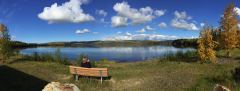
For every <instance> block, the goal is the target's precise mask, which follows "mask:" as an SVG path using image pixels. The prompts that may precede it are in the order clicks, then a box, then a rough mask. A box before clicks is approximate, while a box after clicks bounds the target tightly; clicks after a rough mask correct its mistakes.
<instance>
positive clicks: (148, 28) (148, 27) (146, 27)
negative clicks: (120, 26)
mask: <svg viewBox="0 0 240 91" xmlns="http://www.w3.org/2000/svg"><path fill="white" fill-rule="evenodd" d="M145 29H146V30H154V28H152V27H150V26H145Z"/></svg>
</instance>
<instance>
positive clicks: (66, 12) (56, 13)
mask: <svg viewBox="0 0 240 91" xmlns="http://www.w3.org/2000/svg"><path fill="white" fill-rule="evenodd" d="M87 2H88V0H70V1H69V2H65V3H63V4H62V5H58V4H57V3H54V4H52V5H51V6H50V7H45V8H44V10H43V12H41V13H40V14H38V17H39V18H40V19H42V20H46V21H48V22H49V23H57V22H72V23H82V22H87V21H92V20H94V17H93V16H91V15H89V14H86V13H84V12H83V9H82V8H81V5H82V4H86V3H87Z"/></svg>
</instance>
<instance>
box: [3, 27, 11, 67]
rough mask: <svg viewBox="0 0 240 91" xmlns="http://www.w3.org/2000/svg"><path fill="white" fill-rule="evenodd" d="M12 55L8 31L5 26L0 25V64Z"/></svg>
mask: <svg viewBox="0 0 240 91" xmlns="http://www.w3.org/2000/svg"><path fill="white" fill-rule="evenodd" d="M12 55H13V49H12V46H11V42H10V36H9V34H8V29H7V27H6V26H5V25H3V24H0V63H4V62H5V61H6V60H7V59H8V58H9V57H10V56H12Z"/></svg>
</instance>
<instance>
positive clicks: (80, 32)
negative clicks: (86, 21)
mask: <svg viewBox="0 0 240 91" xmlns="http://www.w3.org/2000/svg"><path fill="white" fill-rule="evenodd" d="M89 32H90V30H88V29H83V30H76V34H84V33H89Z"/></svg>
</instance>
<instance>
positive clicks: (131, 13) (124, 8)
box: [113, 2, 165, 24]
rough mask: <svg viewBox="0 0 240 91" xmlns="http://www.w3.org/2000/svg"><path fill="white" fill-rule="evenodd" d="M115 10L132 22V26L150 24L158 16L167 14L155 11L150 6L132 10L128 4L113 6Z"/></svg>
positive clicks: (122, 3)
mask: <svg viewBox="0 0 240 91" xmlns="http://www.w3.org/2000/svg"><path fill="white" fill-rule="evenodd" d="M113 9H114V10H115V11H116V12H117V15H118V16H121V17H125V18H127V19H129V20H131V22H132V24H140V23H145V22H149V21H152V20H153V19H154V18H155V17H156V16H162V15H164V13H165V11H163V10H156V11H154V10H153V9H152V8H151V7H149V6H147V7H143V8H140V9H135V8H132V7H131V6H130V5H129V4H128V3H127V2H121V3H116V4H115V5H114V6H113ZM154 13H155V14H156V16H155V15H154Z"/></svg>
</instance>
